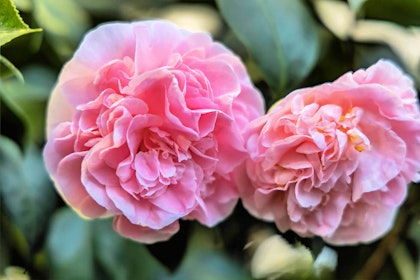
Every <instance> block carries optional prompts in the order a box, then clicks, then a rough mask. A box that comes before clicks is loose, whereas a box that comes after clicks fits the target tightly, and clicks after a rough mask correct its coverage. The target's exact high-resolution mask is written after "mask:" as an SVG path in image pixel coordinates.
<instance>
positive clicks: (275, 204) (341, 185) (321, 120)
mask: <svg viewBox="0 0 420 280" xmlns="http://www.w3.org/2000/svg"><path fill="white" fill-rule="evenodd" d="M245 137H246V147H247V150H248V152H249V158H248V159H247V160H246V161H245V163H244V164H243V165H241V166H240V167H239V168H238V172H237V178H238V181H239V189H240V193H241V197H242V199H243V202H244V205H245V207H246V208H247V209H248V210H249V211H250V212H251V213H252V214H254V215H255V216H257V217H259V218H262V219H265V220H268V221H274V222H275V223H276V225H277V227H278V228H279V229H280V230H281V231H286V230H289V229H291V230H293V231H295V232H297V233H298V234H300V235H302V236H308V237H309V236H313V235H317V236H321V237H323V238H324V239H325V240H326V241H327V242H330V243H333V244H353V243H358V242H369V241H372V240H374V239H376V238H378V237H380V236H382V235H383V234H384V233H386V232H387V231H388V230H389V229H390V227H391V226H392V224H393V220H394V216H395V214H396V211H397V209H398V207H399V206H400V205H401V203H402V202H403V200H404V198H405V196H406V193H407V185H408V184H409V183H410V182H411V181H413V180H414V181H415V180H418V179H419V174H420V112H419V103H418V100H417V93H416V91H415V89H414V87H413V84H412V81H411V80H410V79H409V78H408V77H407V76H405V75H404V74H403V73H402V72H401V71H400V70H399V69H398V68H397V67H396V66H395V65H394V64H392V63H390V62H388V61H384V60H382V61H379V62H378V63H376V64H375V65H373V66H371V67H369V68H368V69H366V70H359V71H356V72H355V73H347V74H345V75H343V76H341V77H340V78H338V79H337V80H336V81H334V82H332V83H326V84H322V85H319V86H315V87H312V88H304V89H299V90H296V91H294V92H292V93H290V94H289V95H288V96H286V97H285V98H284V99H283V100H281V101H279V102H278V103H276V104H275V105H274V106H273V107H272V108H271V109H270V111H269V112H268V113H267V114H266V115H265V116H262V117H260V118H258V119H256V120H254V121H252V122H251V124H250V126H249V129H248V130H247V132H246V136H245Z"/></svg>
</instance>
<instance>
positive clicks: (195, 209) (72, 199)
mask: <svg viewBox="0 0 420 280" xmlns="http://www.w3.org/2000/svg"><path fill="white" fill-rule="evenodd" d="M263 106H264V105H263V99H262V96H261V94H260V93H259V92H258V91H257V90H256V89H255V88H254V87H253V86H252V84H251V82H250V80H249V78H248V75H247V73H246V71H245V68H244V66H243V64H242V62H241V61H240V60H239V58H238V57H237V56H235V55H234V54H233V53H232V52H230V51H229V50H228V49H226V48H225V47H224V46H223V45H221V44H219V43H216V42H214V41H212V39H211V38H210V36H209V35H207V34H204V33H191V32H188V31H185V30H181V29H179V28H177V27H176V26H174V25H172V24H170V23H168V22H165V21H159V20H155V21H143V22H134V23H111V24H105V25H101V26H100V27H98V28H97V29H95V30H93V31H91V32H89V33H88V34H87V35H86V37H85V38H84V40H83V41H82V43H81V45H80V47H79V48H78V50H77V51H76V53H75V54H74V56H73V58H72V59H71V60H70V61H69V62H68V63H67V64H66V65H65V66H64V68H63V69H62V72H61V74H60V77H59V80H58V83H57V85H56V87H55V89H54V90H53V93H52V96H51V100H50V103H49V107H48V118H47V125H48V141H47V144H46V147H45V150H44V158H45V162H46V166H47V169H48V171H49V173H50V174H51V177H52V178H53V180H54V182H55V185H56V188H57V190H58V191H59V193H60V194H61V196H62V197H63V198H64V199H65V200H66V202H67V203H68V204H69V205H70V206H71V207H73V208H74V209H75V210H76V211H78V212H79V213H80V214H81V215H82V216H85V217H88V218H97V217H104V216H114V228H115V230H116V231H118V232H119V233H120V234H122V235H123V236H126V237H129V238H132V239H135V240H138V241H141V242H146V243H152V242H156V241H160V240H166V239H168V238H169V237H170V236H172V235H173V234H174V233H175V232H177V231H178V229H179V223H178V220H179V219H197V220H199V221H200V222H201V223H203V224H205V225H207V226H213V225H215V224H217V223H218V222H220V221H221V220H223V219H224V218H226V216H227V215H228V214H230V212H231V211H232V209H233V207H234V205H235V204H236V201H237V199H238V191H237V188H236V185H235V183H234V181H233V180H232V171H233V170H234V168H235V167H236V166H238V165H239V164H240V163H241V162H242V161H243V160H244V158H245V156H246V149H245V147H244V140H243V137H242V131H243V129H244V128H245V126H246V125H247V124H248V123H249V122H250V121H251V120H253V119H255V118H257V117H259V116H261V115H262V114H263V108H264V107H263Z"/></svg>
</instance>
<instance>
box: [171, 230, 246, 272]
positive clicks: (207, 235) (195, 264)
mask: <svg viewBox="0 0 420 280" xmlns="http://www.w3.org/2000/svg"><path fill="white" fill-rule="evenodd" d="M171 279H172V280H194V279H200V280H212V279H218V280H244V279H251V276H250V275H249V274H248V273H247V272H246V271H245V270H244V269H243V268H242V267H241V266H240V265H239V263H237V262H236V261H235V260H233V259H232V258H230V257H228V256H227V255H226V254H225V253H224V252H223V251H221V250H220V249H218V244H217V239H216V238H214V230H212V229H207V228H204V227H201V226H199V225H197V227H196V228H195V230H194V232H193V235H192V237H191V239H190V240H189V246H188V249H187V253H186V254H185V257H184V259H183V261H182V263H181V265H180V267H179V269H178V270H177V271H176V273H175V275H174V276H173V278H171Z"/></svg>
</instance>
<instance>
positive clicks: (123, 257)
mask: <svg viewBox="0 0 420 280" xmlns="http://www.w3.org/2000/svg"><path fill="white" fill-rule="evenodd" d="M93 239H94V243H93V244H94V252H95V257H96V259H97V260H98V263H99V264H100V265H101V266H102V267H103V269H104V270H105V271H106V273H107V274H108V275H109V276H110V279H114V280H119V279H121V280H125V279H166V278H168V275H169V274H168V271H167V270H166V269H165V267H164V266H163V265H162V264H160V263H159V262H158V261H157V260H156V259H155V258H154V257H153V256H152V255H151V254H150V253H149V252H148V250H147V249H146V247H145V246H144V245H142V244H140V243H137V242H134V241H131V240H128V239H125V238H123V237H121V236H120V235H119V234H118V233H116V232H115V231H114V230H113V229H112V223H111V220H110V219H106V220H96V221H95V222H94V236H93Z"/></svg>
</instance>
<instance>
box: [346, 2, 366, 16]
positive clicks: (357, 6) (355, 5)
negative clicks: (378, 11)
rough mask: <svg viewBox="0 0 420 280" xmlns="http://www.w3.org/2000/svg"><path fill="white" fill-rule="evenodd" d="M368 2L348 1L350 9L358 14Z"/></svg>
mask: <svg viewBox="0 0 420 280" xmlns="http://www.w3.org/2000/svg"><path fill="white" fill-rule="evenodd" d="M366 1H367V0H348V2H349V6H350V8H351V9H352V10H353V12H355V13H358V12H359V11H360V10H361V9H362V7H363V5H364V4H365V2H366Z"/></svg>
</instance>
